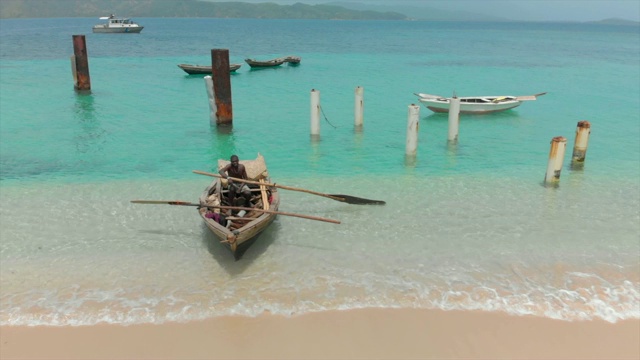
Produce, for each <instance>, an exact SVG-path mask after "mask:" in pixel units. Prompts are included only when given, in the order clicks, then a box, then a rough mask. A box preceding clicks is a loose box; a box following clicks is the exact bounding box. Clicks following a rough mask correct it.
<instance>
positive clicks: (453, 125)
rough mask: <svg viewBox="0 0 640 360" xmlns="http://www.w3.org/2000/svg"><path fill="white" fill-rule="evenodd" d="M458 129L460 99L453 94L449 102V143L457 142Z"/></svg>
mask: <svg viewBox="0 0 640 360" xmlns="http://www.w3.org/2000/svg"><path fill="white" fill-rule="evenodd" d="M459 127H460V99H459V98H458V97H457V96H456V95H455V94H454V95H453V97H452V98H451V100H449V136H448V138H447V140H449V141H450V142H453V143H455V142H457V141H458V128H459Z"/></svg>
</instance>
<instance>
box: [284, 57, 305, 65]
mask: <svg viewBox="0 0 640 360" xmlns="http://www.w3.org/2000/svg"><path fill="white" fill-rule="evenodd" d="M301 60H302V59H301V58H300V56H287V57H285V58H284V62H286V63H289V65H298V64H300V61H301Z"/></svg>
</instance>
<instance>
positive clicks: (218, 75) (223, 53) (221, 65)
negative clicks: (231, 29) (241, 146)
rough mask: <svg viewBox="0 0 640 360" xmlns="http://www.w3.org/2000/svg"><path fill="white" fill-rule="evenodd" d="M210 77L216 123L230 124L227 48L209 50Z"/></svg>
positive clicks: (229, 79)
mask: <svg viewBox="0 0 640 360" xmlns="http://www.w3.org/2000/svg"><path fill="white" fill-rule="evenodd" d="M211 77H212V79H213V96H214V98H215V105H216V124H217V125H231V124H232V123H233V105H232V102H231V74H230V71H229V49H212V50H211Z"/></svg>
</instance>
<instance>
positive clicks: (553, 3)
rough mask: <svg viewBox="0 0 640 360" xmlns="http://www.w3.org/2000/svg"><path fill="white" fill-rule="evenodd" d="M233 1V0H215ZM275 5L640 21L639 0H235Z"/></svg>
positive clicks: (518, 18) (535, 18)
mask: <svg viewBox="0 0 640 360" xmlns="http://www.w3.org/2000/svg"><path fill="white" fill-rule="evenodd" d="M215 1H233V0H215ZM238 1H243V2H252V3H257V2H274V3H278V4H287V5H290V4H294V3H297V2H300V3H305V4H326V3H329V2H334V1H335V2H337V1H340V2H359V3H364V4H371V5H384V6H392V7H393V6H398V5H400V4H402V5H406V6H421V7H431V8H436V9H442V10H448V11H455V10H461V11H467V12H475V13H481V14H487V15H495V16H498V17H504V18H508V19H510V20H525V21H598V20H603V19H609V18H619V19H625V20H634V21H640V0H238Z"/></svg>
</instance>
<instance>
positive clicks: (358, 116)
mask: <svg viewBox="0 0 640 360" xmlns="http://www.w3.org/2000/svg"><path fill="white" fill-rule="evenodd" d="M355 94H356V96H355V104H354V105H355V106H354V114H355V119H354V126H355V127H356V129H358V128H362V125H363V124H364V89H363V88H362V86H358V87H356V92H355Z"/></svg>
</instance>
